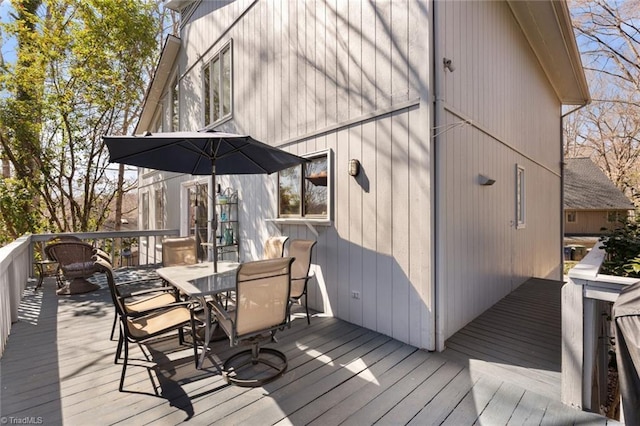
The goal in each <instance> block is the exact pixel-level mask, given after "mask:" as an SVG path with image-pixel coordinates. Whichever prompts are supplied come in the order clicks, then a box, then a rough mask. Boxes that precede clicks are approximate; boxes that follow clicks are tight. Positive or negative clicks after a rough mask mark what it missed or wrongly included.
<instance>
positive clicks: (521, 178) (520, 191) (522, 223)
mask: <svg viewBox="0 0 640 426" xmlns="http://www.w3.org/2000/svg"><path fill="white" fill-rule="evenodd" d="M526 188H527V186H526V176H525V168H524V166H521V165H520V164H516V188H515V189H516V191H515V192H516V193H515V198H516V212H515V213H516V229H523V228H525V227H526V223H527V201H526V198H527V196H526V195H527V192H526Z"/></svg>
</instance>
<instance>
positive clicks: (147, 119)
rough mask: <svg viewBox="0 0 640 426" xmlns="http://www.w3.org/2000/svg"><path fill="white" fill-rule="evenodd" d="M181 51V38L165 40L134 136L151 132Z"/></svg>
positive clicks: (170, 36) (169, 37)
mask: <svg viewBox="0 0 640 426" xmlns="http://www.w3.org/2000/svg"><path fill="white" fill-rule="evenodd" d="M179 51H180V38H178V37H176V36H174V35H169V36H167V39H166V40H165V43H164V47H163V48H162V54H161V55H160V60H159V61H158V66H157V67H156V70H155V72H154V74H153V79H152V80H151V84H150V85H149V89H148V90H147V93H146V95H145V97H144V103H143V106H142V112H141V113H140V119H139V120H138V124H137V125H136V128H135V131H134V134H139V133H142V132H144V131H147V130H150V129H149V127H150V126H151V123H152V121H153V117H154V115H155V112H156V109H157V107H158V104H159V103H160V100H161V98H162V93H163V92H164V89H165V87H166V85H167V80H169V77H170V76H171V71H172V70H173V66H174V64H175V62H176V58H177V57H178V52H179Z"/></svg>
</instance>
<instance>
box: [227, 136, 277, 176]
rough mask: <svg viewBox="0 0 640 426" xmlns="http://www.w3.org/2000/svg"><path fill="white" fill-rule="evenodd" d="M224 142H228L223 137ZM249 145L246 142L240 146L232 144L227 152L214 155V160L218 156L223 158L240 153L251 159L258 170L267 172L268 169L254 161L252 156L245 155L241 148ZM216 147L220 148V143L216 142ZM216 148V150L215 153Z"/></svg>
mask: <svg viewBox="0 0 640 426" xmlns="http://www.w3.org/2000/svg"><path fill="white" fill-rule="evenodd" d="M224 141H225V142H227V143H228V141H227V140H226V139H224ZM248 145H250V144H249V143H246V142H245V144H244V145H242V146H234V147H233V149H232V150H231V151H229V152H226V153H224V154H223V155H221V156H220V157H215V158H214V160H217V159H220V158H224V157H228V156H230V155H233V154H236V153H239V154H240V155H242V156H243V157H244V158H246V159H247V160H249V161H251V162H252V163H253V164H254V165H255V166H256V167H258V168H259V169H260V170H262V171H263V172H264V173H268V172H269V171H268V170H267V169H265V168H264V167H263V166H261V165H260V164H259V163H258V162H257V161H255V160H254V159H253V158H251V157H249V156H247V155H246V154H245V153H244V152H243V151H242V149H244V147H245V146H248ZM218 148H220V145H219V144H218ZM217 152H218V150H216V154H217Z"/></svg>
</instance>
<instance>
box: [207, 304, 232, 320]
mask: <svg viewBox="0 0 640 426" xmlns="http://www.w3.org/2000/svg"><path fill="white" fill-rule="evenodd" d="M207 303H208V305H209V306H211V308H212V309H213V311H214V314H215V315H216V316H217V317H218V318H223V319H225V320H227V321H231V316H230V315H229V312H227V311H226V310H225V309H224V308H223V307H222V305H220V303H219V302H218V301H217V300H215V299H214V300H210V301H209V302H207Z"/></svg>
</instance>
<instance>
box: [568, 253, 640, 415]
mask: <svg viewBox="0 0 640 426" xmlns="http://www.w3.org/2000/svg"><path fill="white" fill-rule="evenodd" d="M604 259H605V252H604V250H603V249H602V248H600V247H598V245H596V246H595V247H594V248H593V249H591V251H590V252H589V253H588V254H587V256H586V257H585V258H584V259H582V261H581V262H580V263H579V264H578V265H576V266H575V267H574V268H572V269H571V270H570V271H569V273H568V278H569V280H568V282H567V284H565V285H564V286H563V288H562V387H561V398H562V402H563V403H565V404H568V405H572V406H574V407H576V408H580V409H584V410H588V411H597V409H598V408H599V407H598V406H597V405H598V401H601V400H602V394H603V393H604V392H606V386H607V383H606V378H607V362H608V360H607V351H606V350H604V345H607V344H608V342H606V341H605V340H606V334H607V329H608V328H609V327H608V323H609V322H610V318H607V316H606V315H603V312H607V311H609V310H610V306H611V304H612V303H613V302H615V301H616V299H617V298H618V295H619V294H620V291H622V289H624V288H625V287H627V286H629V285H631V284H635V283H636V282H638V281H640V280H638V279H636V278H625V277H617V276H612V275H605V274H600V273H599V272H600V267H601V265H602V263H603V261H604ZM603 332H604V333H603ZM603 334H604V336H603ZM603 337H604V338H603ZM594 377H595V381H596V385H597V386H595V388H596V392H594V391H593V389H594Z"/></svg>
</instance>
